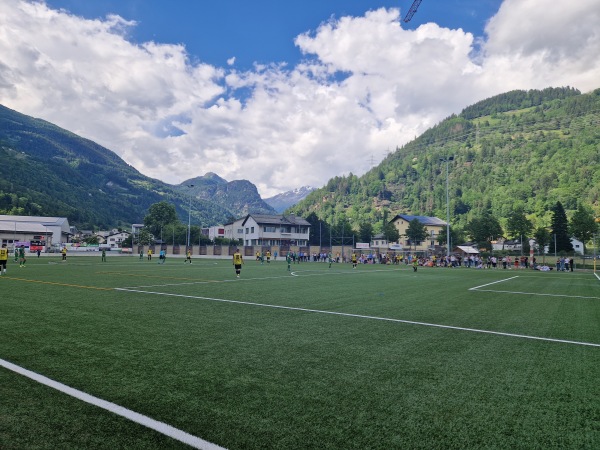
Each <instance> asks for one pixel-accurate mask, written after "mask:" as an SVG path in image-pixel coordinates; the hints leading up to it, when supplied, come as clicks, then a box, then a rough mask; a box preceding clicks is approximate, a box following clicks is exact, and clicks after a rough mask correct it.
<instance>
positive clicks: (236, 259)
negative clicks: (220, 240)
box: [233, 249, 244, 278]
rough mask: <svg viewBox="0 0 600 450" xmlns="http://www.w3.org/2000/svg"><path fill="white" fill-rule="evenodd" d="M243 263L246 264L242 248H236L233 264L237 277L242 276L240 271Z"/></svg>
mask: <svg viewBox="0 0 600 450" xmlns="http://www.w3.org/2000/svg"><path fill="white" fill-rule="evenodd" d="M242 264H244V258H242V254H241V253H240V250H239V249H236V250H235V253H234V254H233V266H234V267H235V275H236V277H237V278H239V277H240V273H241V272H242Z"/></svg>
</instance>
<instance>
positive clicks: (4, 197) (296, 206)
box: [0, 87, 600, 231]
mask: <svg viewBox="0 0 600 450" xmlns="http://www.w3.org/2000/svg"><path fill="white" fill-rule="evenodd" d="M450 157H452V158H450ZM0 162H1V166H2V177H0V214H20V215H47V216H64V217H68V218H69V221H70V222H71V223H73V224H75V225H77V226H79V227H80V228H88V229H91V228H108V227H119V226H122V227H127V226H128V225H129V224H131V223H140V222H141V221H142V220H143V218H144V216H145V215H146V214H147V211H148V207H149V206H150V205H152V204H153V203H156V202H158V201H161V200H167V201H170V202H172V203H173V204H175V207H176V210H177V212H178V214H179V216H180V217H181V218H182V220H183V221H187V217H188V211H189V208H190V205H191V215H192V218H193V221H194V223H195V224H201V225H203V226H209V225H218V224H223V223H226V222H227V221H230V220H232V219H234V218H238V217H241V216H243V215H245V214H247V213H263V214H264V213H266V214H273V213H275V212H281V211H283V210H287V211H289V212H291V213H295V214H297V215H299V216H303V217H307V216H310V215H314V216H316V217H317V218H318V219H319V220H322V221H325V222H327V223H330V224H334V223H336V222H339V221H340V220H347V221H348V222H350V224H351V225H352V226H353V228H355V229H357V228H358V227H359V225H360V224H362V223H371V224H373V226H374V230H375V231H377V229H378V227H381V226H382V223H383V220H384V218H386V217H389V215H390V214H392V215H394V214H399V213H404V214H413V215H431V216H437V217H440V218H446V212H447V208H448V212H449V213H450V214H449V215H450V216H451V217H450V219H451V222H452V224H453V225H458V226H459V227H460V226H464V224H465V223H466V222H467V221H468V220H470V219H471V218H472V217H474V215H477V214H480V213H481V212H482V211H486V212H487V213H491V214H494V215H495V216H496V217H498V218H499V219H500V220H501V221H505V220H506V218H507V217H508V216H509V215H510V213H511V211H514V210H515V209H521V210H523V211H524V212H525V213H526V214H527V216H528V218H530V219H531V220H532V221H533V222H534V223H535V225H536V226H539V225H544V226H546V224H547V223H548V222H549V216H550V212H549V210H550V207H551V206H552V205H553V204H555V203H556V202H557V201H560V202H562V203H563V204H564V206H565V209H566V210H567V212H568V213H569V212H570V211H571V212H572V211H573V210H575V209H576V208H577V204H578V202H582V203H584V204H585V205H586V206H588V207H590V208H592V209H594V211H595V212H596V213H598V212H599V211H598V208H599V201H600V89H597V90H595V91H593V92H591V93H587V94H581V93H580V92H579V91H577V90H576V89H572V88H568V87H565V88H547V89H543V90H530V91H511V92H507V93H504V94H501V95H498V96H495V97H492V98H489V99H485V100H483V101H481V102H478V103H476V104H474V105H471V106H469V107H467V108H465V109H464V110H463V111H462V112H461V113H460V114H458V115H452V116H450V117H448V118H447V119H445V120H443V121H441V122H440V123H439V124H437V125H436V126H434V127H432V128H430V129H429V130H427V131H426V132H424V133H423V134H422V135H421V136H419V137H417V138H416V139H414V140H413V141H411V142H409V143H407V144H406V145H404V146H402V147H398V148H396V150H395V151H394V152H393V153H391V154H389V155H388V156H387V157H386V158H385V159H384V160H383V161H382V162H381V163H380V164H379V165H377V166H375V167H373V168H372V169H371V170H370V171H368V172H367V173H366V174H364V175H362V176H360V177H359V176H357V175H354V174H349V175H346V176H336V177H334V178H332V179H330V180H329V181H328V182H327V184H326V185H325V186H323V187H321V188H318V189H314V188H310V187H303V188H300V189H297V190H295V191H292V192H290V193H285V194H281V195H277V196H275V197H272V198H269V199H266V200H263V199H262V198H261V197H260V195H259V193H258V191H257V189H256V186H254V185H253V184H252V183H250V182H249V181H247V180H236V181H231V182H228V181H226V180H224V179H222V178H221V177H219V176H218V175H216V174H214V173H207V174H205V175H203V176H199V177H196V178H191V179H189V180H186V181H184V182H183V183H181V184H179V185H170V184H167V183H164V182H162V181H160V180H156V179H153V178H149V177H147V176H144V175H143V174H141V173H140V172H139V171H137V170H136V169H135V168H133V167H131V166H130V165H128V164H127V163H125V162H124V161H123V160H122V159H121V158H120V157H119V156H117V155H116V154H115V153H114V152H112V151H110V150H108V149H106V148H104V147H102V146H100V145H98V144H96V143H94V142H92V141H90V140H88V139H84V138H82V137H80V136H77V135H75V134H73V133H71V132H69V131H67V130H64V129H62V128H59V127H57V126H55V125H53V124H51V123H49V122H46V121H44V120H40V119H35V118H32V117H30V116H26V115H23V114H21V113H19V112H17V111H13V110H11V109H9V108H6V107H4V106H1V105H0ZM446 182H448V185H447V184H446ZM446 186H448V191H446ZM447 198H448V199H450V201H449V203H448V204H447V203H446V199H447Z"/></svg>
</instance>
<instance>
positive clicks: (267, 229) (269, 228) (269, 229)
mask: <svg viewBox="0 0 600 450" xmlns="http://www.w3.org/2000/svg"><path fill="white" fill-rule="evenodd" d="M276 231H277V227H274V226H265V233H275V232H276Z"/></svg>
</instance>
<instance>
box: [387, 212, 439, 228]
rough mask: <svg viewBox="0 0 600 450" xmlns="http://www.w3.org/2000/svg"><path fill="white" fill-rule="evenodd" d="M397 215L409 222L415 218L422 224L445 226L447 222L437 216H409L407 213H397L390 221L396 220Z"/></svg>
mask: <svg viewBox="0 0 600 450" xmlns="http://www.w3.org/2000/svg"><path fill="white" fill-rule="evenodd" d="M398 217H399V218H401V219H404V220H406V221H407V222H411V221H413V220H414V219H417V220H418V221H419V222H421V223H422V224H423V225H431V226H446V225H447V223H446V222H445V221H443V220H442V219H438V218H437V217H429V216H410V215H408V214H398V215H397V216H396V217H394V218H393V219H392V221H394V220H396V219H397V218H398Z"/></svg>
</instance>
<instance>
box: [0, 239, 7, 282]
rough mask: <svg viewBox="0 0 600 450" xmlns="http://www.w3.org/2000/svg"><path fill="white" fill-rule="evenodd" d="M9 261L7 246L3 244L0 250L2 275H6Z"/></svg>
mask: <svg viewBox="0 0 600 450" xmlns="http://www.w3.org/2000/svg"><path fill="white" fill-rule="evenodd" d="M7 261H8V249H7V248H6V244H2V248H0V275H2V274H3V273H6V262H7Z"/></svg>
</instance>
